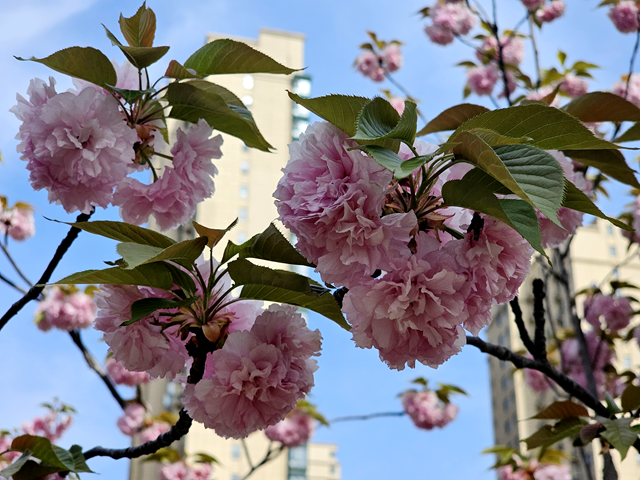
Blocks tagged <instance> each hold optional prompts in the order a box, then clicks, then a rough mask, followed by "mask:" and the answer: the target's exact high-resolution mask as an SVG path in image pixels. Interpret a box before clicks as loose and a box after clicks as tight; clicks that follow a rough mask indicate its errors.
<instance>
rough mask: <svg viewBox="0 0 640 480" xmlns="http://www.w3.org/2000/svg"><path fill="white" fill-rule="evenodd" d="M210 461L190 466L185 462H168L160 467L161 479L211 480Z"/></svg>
mask: <svg viewBox="0 0 640 480" xmlns="http://www.w3.org/2000/svg"><path fill="white" fill-rule="evenodd" d="M211 471H212V467H211V464H209V463H196V464H195V465H193V466H191V467H189V466H188V465H187V464H185V463H184V462H175V463H166V464H163V465H162V467H161V468H160V480H209V477H210V476H211Z"/></svg>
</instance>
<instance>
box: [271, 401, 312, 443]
mask: <svg viewBox="0 0 640 480" xmlns="http://www.w3.org/2000/svg"><path fill="white" fill-rule="evenodd" d="M315 428H316V421H315V419H314V418H313V417H312V416H311V415H309V414H308V413H306V412H303V411H302V410H300V409H295V410H294V411H293V412H291V413H290V414H289V415H287V417H286V418H285V419H284V420H282V421H280V422H278V423H276V424H275V425H271V426H269V427H267V428H266V429H265V431H264V433H265V435H266V436H267V438H268V439H269V440H272V441H274V442H280V443H282V444H283V445H284V446H285V447H288V448H290V447H298V446H300V445H304V444H305V443H307V442H308V441H309V439H310V438H311V437H312V436H313V432H314V430H315Z"/></svg>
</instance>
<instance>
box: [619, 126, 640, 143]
mask: <svg viewBox="0 0 640 480" xmlns="http://www.w3.org/2000/svg"><path fill="white" fill-rule="evenodd" d="M636 140H640V122H636V123H634V124H633V125H631V127H629V128H628V129H627V131H626V132H624V133H623V134H622V135H620V136H619V137H618V138H616V139H615V140H614V141H615V142H618V143H624V142H635V141H636Z"/></svg>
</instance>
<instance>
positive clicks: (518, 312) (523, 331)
mask: <svg viewBox="0 0 640 480" xmlns="http://www.w3.org/2000/svg"><path fill="white" fill-rule="evenodd" d="M509 305H510V306H511V311H512V312H513V316H514V318H515V322H516V325H517V327H518V333H519V334H520V338H521V339H522V343H523V344H524V346H525V348H526V349H527V351H528V352H529V353H530V354H531V355H532V356H533V357H534V358H535V356H536V354H535V351H536V347H535V345H534V344H533V342H532V341H531V337H530V336H529V332H527V327H526V326H525V324H524V320H523V318H522V309H521V308H520V303H519V302H518V297H514V298H513V300H511V301H510V302H509Z"/></svg>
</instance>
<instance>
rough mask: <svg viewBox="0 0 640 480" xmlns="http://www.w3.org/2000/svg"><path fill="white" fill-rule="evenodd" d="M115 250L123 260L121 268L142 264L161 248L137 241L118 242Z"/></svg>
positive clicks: (160, 250)
mask: <svg viewBox="0 0 640 480" xmlns="http://www.w3.org/2000/svg"><path fill="white" fill-rule="evenodd" d="M116 250H117V251H118V253H119V254H120V256H121V257H122V259H123V260H124V262H125V265H124V267H123V268H127V269H131V268H135V267H137V266H138V265H142V264H143V263H144V262H146V261H147V260H149V259H150V258H153V257H155V256H156V255H158V254H159V253H160V252H162V249H161V248H158V247H152V246H150V245H140V244H139V243H132V242H125V243H119V244H118V245H117V246H116Z"/></svg>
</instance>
